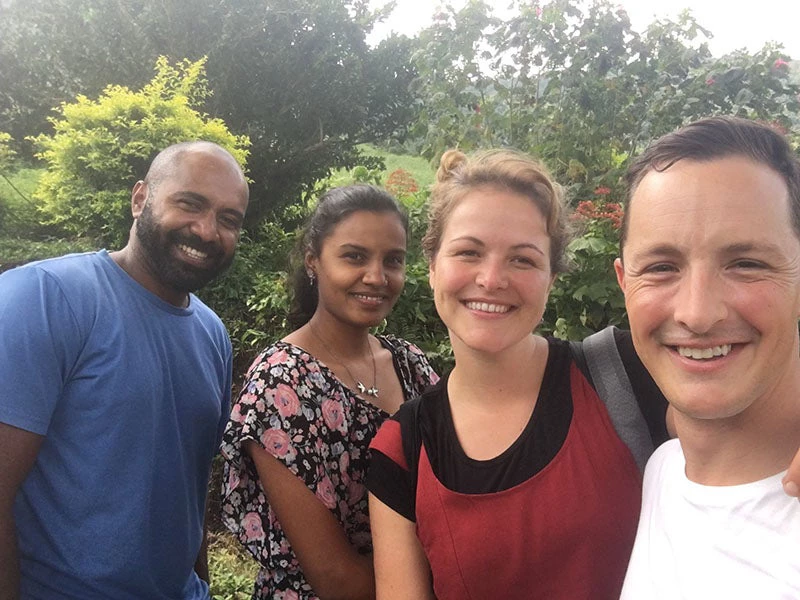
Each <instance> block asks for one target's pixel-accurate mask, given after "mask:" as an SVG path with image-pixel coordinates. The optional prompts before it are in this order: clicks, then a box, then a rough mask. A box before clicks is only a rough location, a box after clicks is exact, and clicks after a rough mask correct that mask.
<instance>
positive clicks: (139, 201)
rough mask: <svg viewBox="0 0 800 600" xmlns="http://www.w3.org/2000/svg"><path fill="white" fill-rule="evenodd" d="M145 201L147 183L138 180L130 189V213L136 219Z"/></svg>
mask: <svg viewBox="0 0 800 600" xmlns="http://www.w3.org/2000/svg"><path fill="white" fill-rule="evenodd" d="M146 203H147V184H146V183H145V182H144V181H142V180H139V181H137V182H136V184H135V185H134V186H133V190H132V191H131V214H132V215H133V218H134V219H138V218H139V215H140V214H142V210H143V209H144V205H145V204H146Z"/></svg>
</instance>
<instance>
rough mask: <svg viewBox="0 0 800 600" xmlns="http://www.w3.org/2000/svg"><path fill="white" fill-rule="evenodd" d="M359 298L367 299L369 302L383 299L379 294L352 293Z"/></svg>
mask: <svg viewBox="0 0 800 600" xmlns="http://www.w3.org/2000/svg"><path fill="white" fill-rule="evenodd" d="M353 296H355V297H356V298H358V299H359V300H367V301H369V302H380V301H381V300H383V298H382V297H381V296H367V295H366V294H353Z"/></svg>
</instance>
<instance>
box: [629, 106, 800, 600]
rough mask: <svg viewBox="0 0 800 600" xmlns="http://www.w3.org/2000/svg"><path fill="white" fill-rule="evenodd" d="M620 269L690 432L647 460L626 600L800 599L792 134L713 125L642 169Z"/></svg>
mask: <svg viewBox="0 0 800 600" xmlns="http://www.w3.org/2000/svg"><path fill="white" fill-rule="evenodd" d="M628 186H629V188H628V189H629V194H628V200H627V206H626V214H625V221H624V223H623V229H622V240H621V244H620V246H621V258H619V259H617V261H616V263H615V268H616V272H617V279H618V281H619V284H620V287H621V288H622V290H623V292H624V293H625V304H626V307H627V310H628V317H629V319H630V324H631V331H632V334H633V341H634V344H635V346H636V350H637V352H638V353H639V356H641V358H642V361H643V362H644V364H645V366H646V367H647V368H648V370H649V371H650V373H651V374H652V375H653V377H654V378H655V380H656V382H657V383H658V385H659V386H660V387H661V389H662V391H663V392H664V394H665V395H666V397H667V399H668V400H669V402H670V405H671V406H672V409H673V414H674V423H675V429H676V431H677V434H678V438H679V439H678V440H672V441H670V442H667V443H666V444H664V445H663V446H661V447H660V448H659V449H658V450H657V451H656V453H655V454H654V455H653V457H652V458H651V459H650V462H649V463H648V465H647V468H646V471H645V476H644V498H643V502H642V513H641V519H640V523H639V530H638V533H637V537H636V543H635V546H634V550H633V556H632V557H631V562H630V565H629V567H628V574H627V576H626V579H625V585H624V588H623V591H622V598H625V599H636V600H640V599H655V598H698V599H701V598H702V599H703V600H708V599H715V598H726V599H727V598H753V599H755V598H758V599H759V600H760V599H762V598H787V599H788V598H800V504H799V503H798V502H797V500H795V499H794V498H791V497H789V496H787V495H786V494H785V493H784V491H783V488H782V486H781V481H782V478H783V476H784V472H785V470H786V469H787V467H788V466H789V463H790V462H791V459H792V457H793V456H794V454H795V452H796V450H797V447H798V445H800V339H799V338H798V325H797V323H798V317H800V165H799V164H798V160H797V157H796V155H794V153H793V152H792V149H791V147H790V146H789V145H788V144H787V142H786V141H785V139H784V138H783V136H781V135H780V134H779V133H778V132H776V131H775V130H773V129H771V128H770V127H767V126H765V125H761V124H758V123H755V122H751V121H746V120H742V119H735V118H724V117H718V118H711V119H703V120H701V121H697V122H695V123H692V124H690V125H688V126H686V127H684V128H683V129H681V130H679V131H677V132H675V133H672V134H669V135H667V136H665V137H663V138H661V139H659V140H658V141H656V142H655V143H654V144H653V145H652V146H651V147H650V148H649V149H648V150H647V151H646V152H645V153H644V154H643V155H642V156H641V157H640V158H639V159H637V160H636V162H635V163H634V164H633V165H632V166H631V168H630V170H629V173H628Z"/></svg>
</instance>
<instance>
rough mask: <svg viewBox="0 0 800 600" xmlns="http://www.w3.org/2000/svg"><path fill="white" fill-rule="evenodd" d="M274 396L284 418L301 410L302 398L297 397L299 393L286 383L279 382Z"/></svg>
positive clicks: (276, 405) (279, 412)
mask: <svg viewBox="0 0 800 600" xmlns="http://www.w3.org/2000/svg"><path fill="white" fill-rule="evenodd" d="M272 397H273V401H274V403H275V408H277V409H278V414H279V415H280V416H281V417H283V418H284V419H285V418H286V417H291V416H293V415H296V414H297V413H298V412H300V400H299V399H298V398H297V394H296V393H295V391H294V390H293V389H292V388H291V387H290V386H288V385H286V384H285V383H279V384H278V387H277V388H275V390H274V391H273V392H272Z"/></svg>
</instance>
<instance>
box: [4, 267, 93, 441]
mask: <svg viewBox="0 0 800 600" xmlns="http://www.w3.org/2000/svg"><path fill="white" fill-rule="evenodd" d="M80 340H81V335H80V331H79V327H78V325H77V320H76V318H75V314H74V313H73V311H72V309H71V307H70V304H69V302H68V299H67V298H66V297H65V295H64V293H63V292H62V290H61V288H60V287H59V285H58V283H57V282H56V281H55V280H54V279H53V278H52V277H51V276H50V275H49V274H48V273H47V272H45V271H44V270H42V269H39V268H36V267H21V268H18V269H12V270H11V271H7V272H6V273H4V274H3V275H2V276H0V386H2V392H0V422H2V423H5V424H7V425H12V426H14V427H18V428H20V429H25V430H27V431H30V432H33V433H37V434H39V435H45V434H46V433H47V429H48V427H49V425H50V420H51V417H52V415H53V412H54V411H55V408H56V405H57V403H58V400H59V398H60V397H61V394H62V391H63V388H64V385H65V382H66V381H67V379H68V377H69V375H70V372H71V369H72V368H73V366H74V363H75V360H76V357H75V354H76V351H75V348H79V347H80V343H81V342H80Z"/></svg>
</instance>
